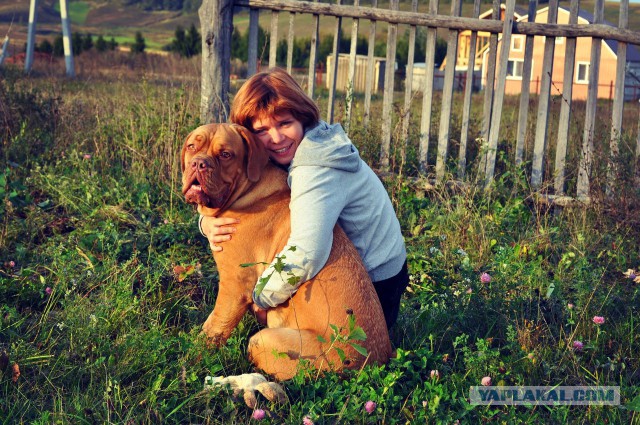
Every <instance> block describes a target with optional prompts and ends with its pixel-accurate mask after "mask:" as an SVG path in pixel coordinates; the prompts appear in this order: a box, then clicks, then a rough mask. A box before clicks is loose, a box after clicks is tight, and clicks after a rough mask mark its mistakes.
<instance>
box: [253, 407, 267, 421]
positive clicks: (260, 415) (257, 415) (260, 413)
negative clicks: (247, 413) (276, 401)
mask: <svg viewBox="0 0 640 425" xmlns="http://www.w3.org/2000/svg"><path fill="white" fill-rule="evenodd" d="M265 416H266V413H265V412H264V410H262V409H256V410H254V411H253V415H251V417H252V418H253V419H255V420H257V421H261V420H263V419H264V417H265Z"/></svg>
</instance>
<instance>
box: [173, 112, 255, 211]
mask: <svg viewBox="0 0 640 425" xmlns="http://www.w3.org/2000/svg"><path fill="white" fill-rule="evenodd" d="M242 147H243V141H242V137H241V136H240V134H239V133H238V131H236V130H235V129H234V128H233V127H232V126H230V125H226V124H208V125H203V126H201V127H198V128H196V129H195V130H193V131H192V132H191V134H189V136H187V140H186V141H185V142H184V146H183V147H182V193H183V194H184V196H185V198H186V200H187V202H188V203H190V204H197V205H198V206H202V207H207V208H220V207H221V206H222V205H223V204H224V202H225V200H226V199H227V198H228V197H229V193H230V192H231V190H232V187H233V185H234V180H235V178H236V177H237V176H238V174H239V172H240V170H241V168H242V164H243V162H244V149H242Z"/></svg>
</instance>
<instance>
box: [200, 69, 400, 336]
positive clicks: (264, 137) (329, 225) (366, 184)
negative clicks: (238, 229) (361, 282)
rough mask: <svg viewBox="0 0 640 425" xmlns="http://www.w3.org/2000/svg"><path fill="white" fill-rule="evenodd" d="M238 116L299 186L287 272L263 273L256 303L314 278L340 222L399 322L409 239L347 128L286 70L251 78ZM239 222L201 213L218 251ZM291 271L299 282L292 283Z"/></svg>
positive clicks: (274, 300)
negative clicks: (327, 118)
mask: <svg viewBox="0 0 640 425" xmlns="http://www.w3.org/2000/svg"><path fill="white" fill-rule="evenodd" d="M230 120H231V122H233V123H235V124H239V125H242V126H244V127H246V128H248V129H249V130H251V131H252V132H253V133H254V134H255V136H256V138H257V139H258V140H260V142H262V143H263V144H264V146H265V147H266V149H267V151H268V152H269V156H270V158H271V160H272V161H273V162H274V163H276V164H278V165H280V166H281V167H283V168H285V169H286V170H287V171H288V173H289V175H288V183H289V186H290V187H291V202H290V204H289V208H290V210H291V235H290V238H289V240H288V242H287V244H286V246H285V248H284V249H283V251H282V252H281V253H279V254H278V257H285V258H284V262H285V264H286V269H285V273H274V270H275V269H274V264H275V260H274V263H272V264H271V265H270V266H269V267H268V268H267V269H266V270H265V272H264V273H263V275H262V277H261V280H262V278H266V277H268V276H269V275H270V278H269V279H268V281H267V283H266V285H265V286H264V288H262V289H261V290H260V289H258V290H254V294H253V297H254V303H255V304H256V305H257V306H258V307H260V308H262V309H266V308H269V307H275V306H277V305H279V304H281V303H283V302H285V301H286V300H288V299H289V297H290V296H291V295H292V294H293V293H295V291H296V290H297V288H298V286H299V285H300V284H302V283H303V282H305V281H307V280H309V279H311V278H313V277H314V276H315V275H316V274H317V273H318V271H320V269H321V268H322V267H324V265H325V262H326V261H327V258H328V257H329V252H330V250H331V245H332V240H333V228H334V226H335V224H336V223H338V224H339V225H340V226H341V227H342V228H343V229H344V231H345V233H346V234H347V236H349V239H351V241H352V242H353V243H354V245H355V247H356V249H357V250H358V253H359V254H360V256H361V257H362V260H363V262H364V265H365V267H366V269H367V272H368V273H369V276H370V277H371V280H372V282H373V284H374V287H375V289H376V292H377V293H378V298H379V299H380V303H381V305H382V309H383V311H384V315H385V320H386V322H387V327H388V328H391V326H393V324H394V323H395V322H396V319H397V317H398V309H399V306H400V298H401V296H402V293H403V292H404V290H405V288H406V286H407V283H408V282H409V275H408V273H407V262H406V249H405V245H404V240H403V238H402V234H401V231H400V224H399V222H398V219H397V217H396V215H395V211H394V210H393V206H392V204H391V201H390V199H389V195H388V193H387V191H386V190H385V188H384V186H383V185H382V183H381V182H380V180H379V179H378V177H377V176H376V175H375V174H374V172H373V171H372V170H371V168H369V166H368V165H367V164H366V163H365V162H364V161H363V160H362V159H361V158H360V156H359V153H358V150H357V149H356V147H355V146H354V145H353V144H352V143H351V141H350V140H349V138H348V136H347V135H346V134H345V132H344V130H343V129H342V127H341V126H340V125H339V124H336V125H329V124H327V123H326V122H323V121H321V120H320V118H319V110H318V107H317V106H316V104H315V103H314V102H313V100H311V99H310V98H309V97H308V96H307V95H306V94H305V93H304V91H303V90H302V88H301V87H300V86H299V85H298V83H296V81H295V80H294V79H293V78H292V77H291V76H290V75H289V74H287V73H286V72H285V71H283V70H281V69H278V68H274V69H271V70H269V71H266V72H261V73H258V74H256V75H254V76H252V77H251V78H250V79H249V80H247V82H246V83H245V84H244V85H243V86H242V87H241V88H240V90H239V91H238V94H237V95H236V96H235V98H234V100H233V104H232V106H231V114H230ZM234 225H240V226H241V225H242V224H241V223H238V222H237V220H231V219H222V218H215V217H201V218H200V231H201V232H202V234H203V235H204V236H206V237H207V238H208V239H209V241H210V244H211V249H212V250H214V251H218V250H222V249H223V247H220V246H216V244H218V243H221V242H224V241H226V240H229V239H230V238H231V237H232V236H231V235H232V233H233V232H234V231H235V227H233V226H234ZM290 247H295V250H290V249H289V248H290ZM291 274H293V275H294V276H295V277H296V280H297V284H295V285H291V284H290V283H289V282H287V280H289V278H290V277H291ZM263 281H264V280H263ZM259 282H260V281H259ZM259 282H256V284H258V283H259ZM260 286H262V285H260ZM256 313H257V316H258V318H259V320H260V316H261V312H260V311H259V310H257V311H256Z"/></svg>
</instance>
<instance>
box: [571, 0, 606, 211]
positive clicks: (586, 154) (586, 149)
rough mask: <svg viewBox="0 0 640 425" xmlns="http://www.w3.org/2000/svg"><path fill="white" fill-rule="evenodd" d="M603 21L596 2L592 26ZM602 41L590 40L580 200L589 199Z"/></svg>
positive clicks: (600, 6)
mask: <svg viewBox="0 0 640 425" xmlns="http://www.w3.org/2000/svg"><path fill="white" fill-rule="evenodd" d="M603 21H604V0H596V2H595V12H594V22H593V23H594V24H601V23H602V22H603ZM601 49H602V39H601V38H597V37H593V38H592V39H591V61H590V66H589V89H588V94H587V106H586V114H585V118H584V133H583V136H582V153H581V156H580V165H579V169H578V187H577V191H576V192H577V193H576V197H577V198H578V199H581V200H586V199H588V198H589V177H590V176H589V175H590V174H591V161H592V156H593V137H594V130H595V122H596V107H597V101H598V78H599V77H600V71H599V69H600V53H601V52H600V51H601Z"/></svg>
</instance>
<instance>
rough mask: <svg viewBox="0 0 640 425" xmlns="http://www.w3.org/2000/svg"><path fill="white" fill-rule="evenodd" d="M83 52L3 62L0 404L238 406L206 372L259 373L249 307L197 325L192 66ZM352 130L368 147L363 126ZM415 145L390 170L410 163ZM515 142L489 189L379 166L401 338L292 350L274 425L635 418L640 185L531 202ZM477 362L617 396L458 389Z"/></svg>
mask: <svg viewBox="0 0 640 425" xmlns="http://www.w3.org/2000/svg"><path fill="white" fill-rule="evenodd" d="M77 59H78V61H81V62H82V63H79V64H78V66H79V69H81V70H82V72H80V73H79V77H78V78H77V79H75V80H69V79H66V78H64V77H60V76H58V75H57V74H54V73H52V70H51V69H41V70H38V69H36V70H35V71H34V73H33V75H32V76H31V77H29V78H25V77H23V76H22V75H21V74H20V72H19V70H15V69H12V68H9V69H5V70H2V79H0V99H2V103H0V112H1V115H0V122H1V123H2V124H1V125H2V126H1V129H2V135H1V136H0V137H1V143H2V158H1V159H0V160H1V161H2V162H1V164H0V197H1V198H2V203H0V211H1V214H0V217H1V219H0V300H2V302H0V398H2V399H3V401H4V402H3V403H1V404H0V418H2V419H3V422H4V423H34V424H39V423H42V424H44V423H129V422H132V423H151V422H163V423H193V422H197V423H212V424H223V423H224V424H229V423H248V422H251V421H252V419H251V415H252V413H253V412H252V411H251V409H249V408H247V407H246V406H245V405H244V403H243V402H242V400H236V399H234V398H233V397H232V396H231V394H230V392H228V391H226V390H224V389H220V390H216V391H213V392H203V391H202V389H203V381H204V378H205V376H207V375H212V376H219V375H224V376H228V375H234V374H240V373H248V372H252V371H253V370H252V367H251V364H250V363H249V361H248V360H247V359H246V356H245V353H246V344H247V339H248V336H249V335H251V334H253V333H254V332H255V331H256V330H257V329H258V325H257V323H256V322H255V321H254V320H253V319H251V318H250V317H246V318H245V319H243V321H242V322H241V324H240V325H239V327H238V329H236V331H235V332H234V334H233V336H232V338H231V339H230V340H229V342H228V343H227V345H226V346H224V347H222V348H220V349H208V348H207V347H206V346H205V345H204V344H203V341H202V340H201V339H200V338H199V336H198V333H199V329H200V325H201V324H202V323H203V322H204V320H205V318H206V317H207V316H208V314H209V313H210V311H211V310H212V308H213V305H214V303H215V297H216V289H217V272H216V267H215V263H214V262H213V259H212V256H211V254H210V251H209V248H208V246H207V243H206V241H205V240H203V238H202V237H201V236H199V233H198V231H197V227H196V216H195V212H194V211H193V209H192V208H191V207H190V206H188V205H186V204H185V203H184V201H183V199H182V196H181V194H180V190H179V187H180V184H179V180H180V167H179V163H178V151H179V149H180V147H181V144H182V140H183V139H184V137H185V136H186V135H187V133H188V132H189V131H190V130H191V129H193V128H194V127H196V126H197V125H198V124H199V122H198V121H199V120H198V118H197V117H198V115H199V91H198V85H197V83H198V77H197V72H195V71H194V70H197V67H194V66H193V64H192V63H191V62H185V63H176V62H168V61H170V60H171V59H170V58H167V59H165V60H166V61H167V62H165V63H164V66H165V67H166V66H171V68H164V69H160V68H157V66H159V64H158V63H156V62H152V61H151V60H150V59H149V62H142V59H139V62H129V61H131V59H129V58H128V57H127V59H122V61H121V62H115V63H113V64H111V65H110V68H109V69H110V72H111V73H106V72H105V71H103V70H102V69H100V68H99V67H98V66H99V65H100V66H107V65H106V64H102V63H101V62H100V61H99V60H98V59H96V57H90V56H89V55H81V56H79V57H78V58H77ZM111 60H115V59H114V58H111ZM154 60H159V59H154ZM90 64H93V67H92V66H90ZM161 71H163V72H161ZM62 72H63V67H62V66H61V67H60V74H62ZM187 75H190V78H182V79H177V78H176V77H177V76H182V77H184V76H187ZM320 100H321V102H322V101H323V99H322V98H321V99H320ZM636 117H637V115H636ZM507 119H508V117H507ZM627 119H628V118H625V120H627ZM456 120H457V118H455V117H453V118H452V123H453V126H454V127H456V126H459V124H458V122H459V121H456ZM625 122H628V121H625ZM635 122H636V121H633V122H632V123H635ZM510 126H511V127H513V126H512V125H510V124H509V122H507V123H506V124H505V128H509V127H510ZM354 130H355V132H354V140H355V142H356V144H357V145H358V146H359V148H360V150H361V152H363V156H364V157H365V158H367V159H368V160H369V161H370V162H371V163H372V164H374V165H375V157H376V152H378V146H377V144H376V143H377V141H376V137H375V133H376V131H375V129H373V130H371V131H368V130H364V129H362V128H360V127H358V125H354ZM458 131H459V130H458ZM505 137H506V139H505V140H504V141H503V142H501V148H504V149H507V150H508V149H510V146H512V144H513V142H512V139H510V137H511V136H509V134H507V135H506V136H505ZM605 141H606V139H605ZM412 149H414V147H412V146H409V147H408V148H407V152H408V155H407V161H406V162H405V163H402V162H401V161H397V162H395V163H394V164H393V166H394V170H395V171H399V170H400V169H401V167H404V168H402V169H403V171H404V172H405V174H407V173H408V174H411V172H410V170H411V169H415V165H414V164H413V161H414V159H415V156H412V153H411V152H413V150H412ZM596 152H599V151H598V150H597V149H596ZM574 155H575V153H574ZM394 158H397V156H395V157H394ZM472 158H474V156H473V155H472ZM508 158H509V157H508V156H506V157H504V158H503V159H502V162H501V163H500V164H501V168H500V170H501V174H500V177H499V178H497V179H496V182H495V184H494V186H493V187H492V188H491V190H489V191H487V192H485V191H481V190H480V189H475V188H468V189H464V190H460V191H450V190H446V189H438V190H436V191H434V192H429V193H426V194H424V195H421V194H419V193H417V192H416V190H415V188H414V187H413V186H412V185H411V184H410V182H409V180H408V179H406V178H402V177H392V178H389V179H387V180H386V181H385V183H386V185H387V188H388V191H389V193H390V196H391V198H392V200H393V202H394V206H395V207H396V211H397V214H398V217H399V218H400V221H401V224H402V229H403V233H404V235H405V238H406V242H407V247H408V255H409V269H410V273H411V284H410V287H409V289H408V290H407V293H406V294H405V296H404V298H403V300H402V306H401V312H400V317H399V325H398V326H397V327H396V328H394V330H393V338H392V340H393V344H394V347H395V348H396V352H397V356H396V357H395V358H393V359H392V360H391V361H390V362H389V364H387V365H385V366H367V367H365V368H363V369H362V370H360V371H353V372H348V373H345V374H344V375H341V376H339V375H336V374H331V373H329V374H326V375H324V376H321V377H318V376H316V375H315V374H313V373H312V372H311V371H308V370H305V369H304V368H303V369H302V370H301V372H300V374H299V375H298V376H297V377H296V378H294V379H293V380H291V381H289V382H286V383H285V384H284V386H285V391H286V392H287V395H288V397H289V400H290V403H289V404H286V405H272V404H270V403H269V402H268V401H267V400H266V399H263V398H261V397H259V399H258V400H259V405H258V407H259V408H261V409H265V410H267V411H268V415H269V416H268V417H267V419H265V422H266V423H274V424H275V423H278V424H281V423H290V424H299V423H301V422H302V418H303V417H304V416H309V417H310V418H312V419H313V420H314V422H315V423H317V424H330V423H349V422H352V423H363V424H364V423H384V424H400V423H402V424H404V423H445V424H449V423H454V422H455V421H460V423H481V422H489V421H497V422H500V423H510V424H511V423H638V413H637V412H638V411H639V410H640V398H639V397H640V394H639V393H638V389H637V388H638V385H639V384H640V375H638V372H637V371H638V370H640V361H639V359H638V356H637V353H638V352H640V341H639V339H638V337H637V335H638V333H639V332H638V322H637V317H638V307H639V305H640V292H639V286H638V284H637V283H633V282H632V281H631V280H630V279H628V278H627V277H625V275H624V274H623V272H625V271H626V270H627V269H630V268H631V269H634V268H635V269H636V271H638V269H639V268H640V258H639V257H638V252H639V248H640V245H639V243H638V241H639V236H640V234H639V233H640V232H639V229H640V225H639V224H640V217H639V215H638V193H637V191H635V189H633V186H632V185H630V184H629V183H628V180H621V181H620V183H619V185H620V187H619V188H617V190H618V192H616V193H620V194H622V195H624V197H623V196H622V195H621V196H619V197H616V198H615V202H607V201H606V198H604V197H598V196H596V197H595V199H596V202H594V203H593V204H591V205H589V206H588V207H584V208H576V209H564V210H557V211H554V209H552V208H548V207H545V206H543V205H539V204H535V203H532V202H531V201H530V197H529V195H530V190H529V189H528V186H527V182H526V178H524V177H523V176H524V173H523V170H522V169H518V168H514V167H512V166H510V165H509V161H508ZM472 162H475V160H473V161H472ZM472 168H473V166H472ZM595 188H596V190H597V189H598V186H597V185H596V186H595ZM177 266H182V267H185V268H188V267H189V266H193V268H192V269H191V270H192V272H190V273H183V274H182V275H180V274H179V273H177V272H176V270H178V269H176V267H177ZM483 273H487V274H488V275H489V276H490V280H488V281H487V279H486V277H485V279H484V280H481V275H482V274H483ZM594 316H602V317H604V318H605V322H604V323H603V324H601V325H597V324H595V323H594V322H593V320H592V319H593V317H594ZM575 341H580V342H582V343H583V348H582V349H581V350H576V349H574V348H573V344H574V342H575ZM16 368H19V371H20V375H19V376H18V374H17V369H16ZM432 370H437V371H438V375H436V374H433V375H432V373H431V371H432ZM486 376H489V377H491V379H492V381H493V383H494V384H499V385H502V384H504V385H615V386H620V389H621V394H622V398H621V402H622V406H620V407H615V406H614V407H606V406H605V407H599V406H557V407H525V406H505V407H499V406H493V407H487V406H471V405H469V403H468V401H467V397H468V391H469V387H470V386H472V385H479V384H480V382H481V380H482V378H483V377H486ZM369 400H371V401H374V402H375V403H377V408H376V409H375V411H374V412H373V413H371V414H369V413H367V412H366V411H365V410H364V405H365V402H367V401H369Z"/></svg>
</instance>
